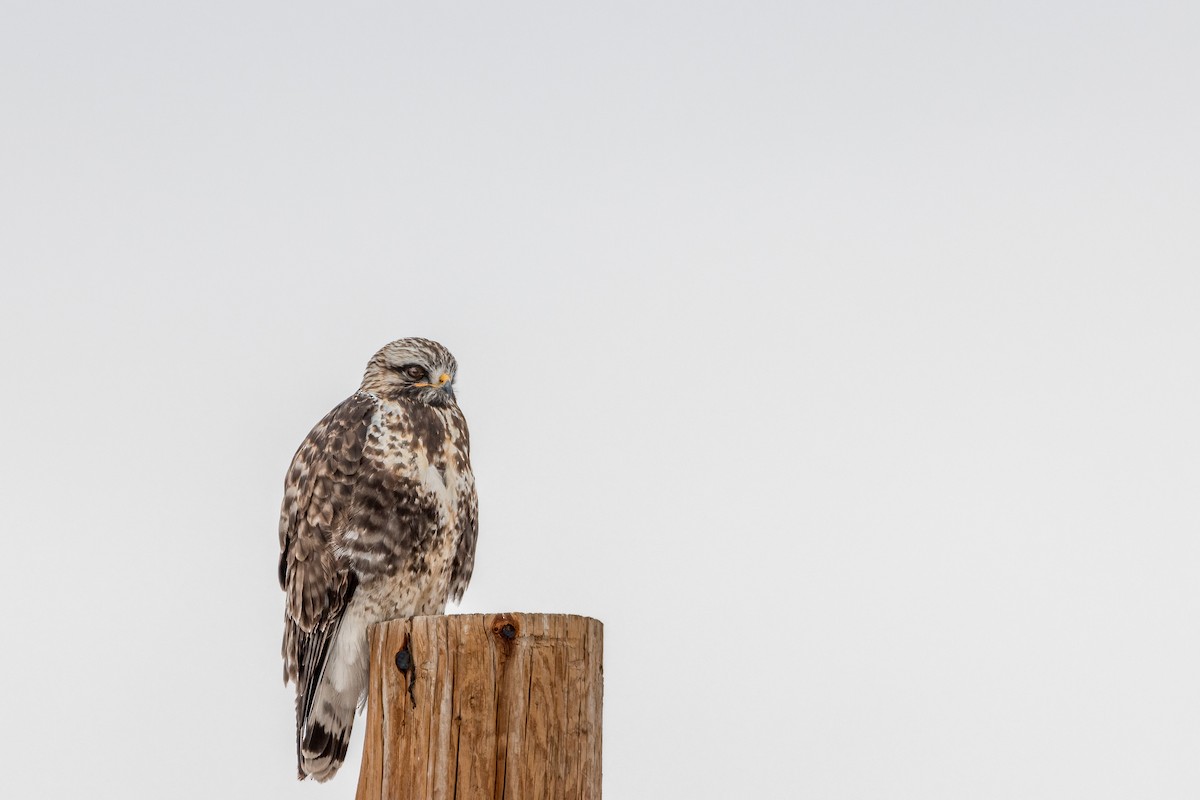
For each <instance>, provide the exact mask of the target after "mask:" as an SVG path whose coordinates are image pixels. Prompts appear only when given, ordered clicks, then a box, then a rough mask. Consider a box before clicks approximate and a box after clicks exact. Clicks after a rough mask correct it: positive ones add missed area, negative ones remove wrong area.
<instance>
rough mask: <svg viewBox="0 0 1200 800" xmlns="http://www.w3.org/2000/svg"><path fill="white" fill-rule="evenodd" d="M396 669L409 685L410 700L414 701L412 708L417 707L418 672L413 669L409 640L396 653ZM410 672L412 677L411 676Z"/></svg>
mask: <svg viewBox="0 0 1200 800" xmlns="http://www.w3.org/2000/svg"><path fill="white" fill-rule="evenodd" d="M396 669H398V670H400V674H401V675H403V676H404V682H405V683H406V684H407V685H408V699H409V700H410V701H412V707H413V708H416V707H417V692H416V685H417V671H416V670H415V669H413V657H412V650H410V649H409V647H408V640H407V639H405V640H404V647H401V648H400V649H399V650H397V651H396ZM409 671H411V672H412V675H409V674H408V673H409Z"/></svg>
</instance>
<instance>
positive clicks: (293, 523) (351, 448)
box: [279, 395, 375, 712]
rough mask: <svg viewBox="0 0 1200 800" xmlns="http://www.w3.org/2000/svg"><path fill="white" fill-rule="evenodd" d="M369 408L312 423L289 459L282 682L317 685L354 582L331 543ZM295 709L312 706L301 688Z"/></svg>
mask: <svg viewBox="0 0 1200 800" xmlns="http://www.w3.org/2000/svg"><path fill="white" fill-rule="evenodd" d="M374 411H375V406H374V403H373V402H372V401H371V399H370V398H368V397H364V396H362V395H354V396H353V397H350V398H348V399H347V400H345V401H343V402H342V403H340V404H339V405H338V406H336V407H335V408H334V409H333V410H332V411H330V412H329V413H328V414H326V415H325V418H324V419H322V420H321V421H320V422H318V423H317V424H316V426H314V427H313V429H312V431H311V432H310V433H309V434H308V436H307V437H306V438H305V440H304V442H303V443H302V444H301V445H300V447H299V449H298V450H297V451H296V455H295V457H294V458H293V459H292V465H291V468H290V469H289V470H288V474H287V479H286V480H285V482H284V497H283V507H282V508H281V510H280V514H279V545H280V556H279V582H280V585H281V586H282V587H283V590H284V592H286V597H287V599H286V615H285V616H286V621H285V626H284V637H283V659H284V681H285V682H288V681H296V683H297V685H298V686H299V687H301V688H302V689H304V688H305V687H315V685H316V681H319V679H320V673H321V671H322V669H323V667H324V662H325V656H326V654H327V653H328V651H329V643H330V640H332V638H333V635H334V634H335V633H336V631H337V623H338V621H339V620H340V619H341V615H342V612H343V611H344V610H345V608H346V605H347V604H348V603H349V602H350V598H351V597H352V596H353V594H354V588H355V586H356V585H357V577H356V576H355V575H354V573H353V571H352V570H351V568H350V566H349V564H348V563H347V562H346V561H345V559H343V558H340V557H339V556H338V554H337V552H336V551H335V549H334V547H333V544H332V543H333V541H334V536H335V533H336V531H337V528H338V526H339V524H341V523H342V522H343V521H344V520H345V518H346V516H347V515H348V514H349V513H350V504H351V503H350V501H351V497H352V495H353V491H354V481H355V478H356V476H357V475H358V472H359V469H360V467H361V465H362V459H363V448H364V445H365V443H366V440H367V433H368V431H369V430H370V426H371V417H372V415H373V414H374ZM300 697H302V698H304V700H303V702H301V701H300V699H299V698H298V702H297V710H298V712H299V711H301V710H302V709H301V708H300V706H301V705H307V704H311V702H312V697H311V690H305V691H301V692H300Z"/></svg>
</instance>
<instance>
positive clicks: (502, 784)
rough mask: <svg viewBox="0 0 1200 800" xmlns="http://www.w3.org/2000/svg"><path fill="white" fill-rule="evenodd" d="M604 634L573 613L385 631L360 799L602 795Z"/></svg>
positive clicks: (457, 618) (409, 622)
mask: <svg viewBox="0 0 1200 800" xmlns="http://www.w3.org/2000/svg"><path fill="white" fill-rule="evenodd" d="M603 633H604V627H603V625H601V623H600V622H599V621H598V620H594V619H591V618H588V617H578V616H574V615H567V614H462V615H453V616H431V617H414V618H412V619H397V620H391V621H389V622H383V623H380V624H379V625H376V626H374V627H373V628H372V629H371V682H370V689H369V692H368V696H367V723H366V725H367V726H366V741H365V743H364V745H363V760H362V772H361V773H360V775H359V780H358V795H357V800H502V799H503V800H543V799H544V798H545V799H548V800H563V799H564V798H570V800H576V799H579V800H599V798H600V744H601V741H600V728H601V726H600V722H601V703H602V700H603V692H604V687H603V667H602V656H603Z"/></svg>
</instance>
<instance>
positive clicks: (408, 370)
mask: <svg viewBox="0 0 1200 800" xmlns="http://www.w3.org/2000/svg"><path fill="white" fill-rule="evenodd" d="M400 371H401V372H403V373H404V376H405V377H406V378H411V379H412V380H414V381H419V380H421V379H422V378H424V377H427V375H428V373H426V372H425V368H424V367H422V366H420V365H418V364H409V365H407V366H404V367H401V368H400Z"/></svg>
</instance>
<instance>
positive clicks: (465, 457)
mask: <svg viewBox="0 0 1200 800" xmlns="http://www.w3.org/2000/svg"><path fill="white" fill-rule="evenodd" d="M452 424H453V426H454V431H453V433H452V436H451V440H452V441H453V446H454V450H455V452H454V459H455V462H456V465H457V466H458V468H459V470H458V472H459V479H460V480H461V481H462V486H460V487H459V493H458V494H459V511H458V531H457V533H458V547H457V548H456V549H455V551H454V564H453V567H452V570H451V573H450V597H451V599H453V600H454V601H455V602H456V603H457V602H458V601H460V600H462V596H463V592H464V591H466V588H467V584H468V583H470V582H471V573H472V571H474V569H475V540H476V539H477V538H478V537H479V499H478V497H477V496H476V494H475V476H474V475H473V474H472V472H471V436H470V433H469V432H468V430H467V421H466V419H464V418H463V415H462V412H461V411H459V410H458V409H457V408H455V409H454V415H453V417H452Z"/></svg>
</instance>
